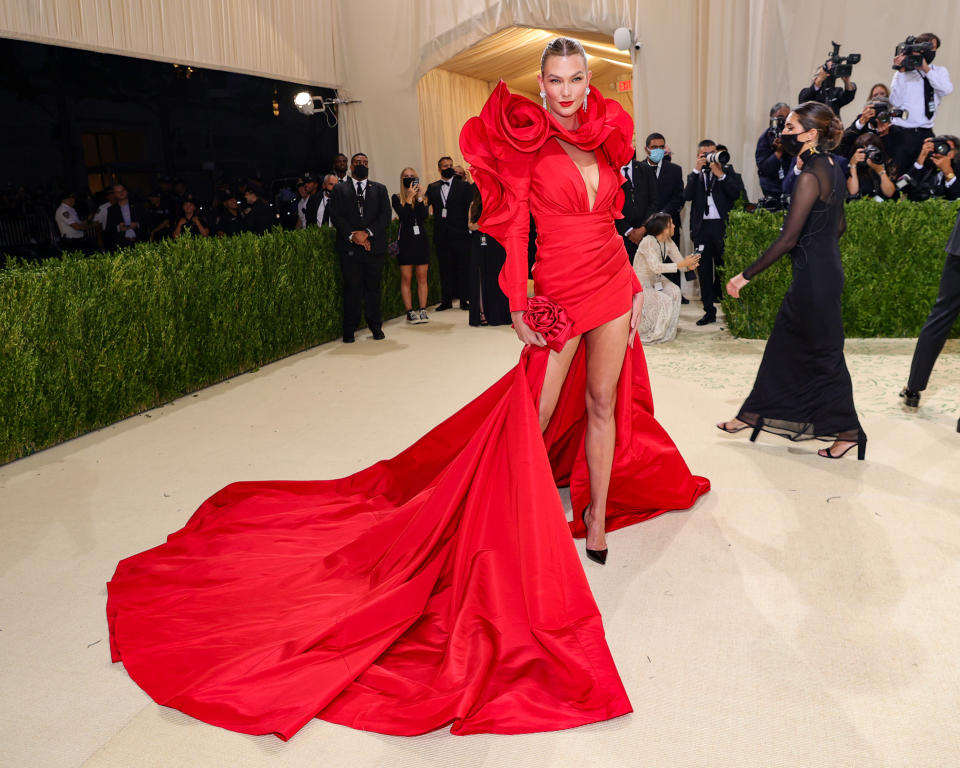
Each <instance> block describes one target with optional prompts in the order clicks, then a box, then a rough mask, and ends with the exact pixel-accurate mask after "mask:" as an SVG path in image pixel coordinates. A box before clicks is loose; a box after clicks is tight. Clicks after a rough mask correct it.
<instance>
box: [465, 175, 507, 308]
mask: <svg viewBox="0 0 960 768" xmlns="http://www.w3.org/2000/svg"><path fill="white" fill-rule="evenodd" d="M482 215H483V200H482V197H481V195H480V189H479V187H477V186H476V185H475V184H474V186H473V202H472V203H470V212H469V216H468V218H467V228H468V229H469V230H470V281H469V282H470V325H510V322H511V320H510V302H508V301H507V297H506V295H505V294H504V292H503V289H502V288H501V287H500V283H499V282H498V278H499V277H500V271H501V270H502V269H503V265H504V263H505V262H506V260H507V252H506V251H505V250H503V246H502V245H500V243H498V242H497V241H496V239H495V238H494V237H493V236H492V235H488V234H487V233H486V232H482V231H481V230H480V217H481V216H482Z"/></svg>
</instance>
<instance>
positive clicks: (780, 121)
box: [767, 115, 787, 141]
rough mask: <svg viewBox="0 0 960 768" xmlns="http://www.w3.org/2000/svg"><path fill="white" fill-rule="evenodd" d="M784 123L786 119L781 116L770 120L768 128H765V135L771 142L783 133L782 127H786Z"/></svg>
mask: <svg viewBox="0 0 960 768" xmlns="http://www.w3.org/2000/svg"><path fill="white" fill-rule="evenodd" d="M786 122H787V118H785V117H784V116H783V115H778V116H777V117H771V118H770V127H769V128H767V135H768V136H769V137H770V140H771V141H773V140H774V139H779V138H780V135H781V134H782V133H783V126H784V125H786Z"/></svg>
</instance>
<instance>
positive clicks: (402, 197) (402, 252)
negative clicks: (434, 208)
mask: <svg viewBox="0 0 960 768" xmlns="http://www.w3.org/2000/svg"><path fill="white" fill-rule="evenodd" d="M390 203H391V205H392V206H393V210H395V211H396V212H397V218H398V219H400V233H399V234H398V236H397V247H398V248H399V251H398V253H397V263H398V264H399V265H400V298H402V299H403V306H404V307H405V308H406V310H407V322H408V323H410V324H411V325H419V324H420V323H429V322H430V318H429V317H428V316H427V269H428V268H429V267H430V244H429V243H428V242H427V230H426V221H427V205H426V202H425V198H424V197H423V191H422V190H421V189H420V177H419V176H418V175H417V172H416V170H415V169H414V168H404V169H403V170H402V171H401V172H400V194H399V195H394V196H393V197H392V198H391V199H390ZM414 269H416V271H417V298H418V299H419V300H420V311H419V312H417V311H415V310H414V309H413V298H412V296H411V295H410V283H411V282H412V280H413V271H414Z"/></svg>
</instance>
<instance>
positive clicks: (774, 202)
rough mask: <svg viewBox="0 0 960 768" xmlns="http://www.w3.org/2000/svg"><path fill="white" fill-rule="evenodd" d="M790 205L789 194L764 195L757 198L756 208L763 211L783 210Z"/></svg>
mask: <svg viewBox="0 0 960 768" xmlns="http://www.w3.org/2000/svg"><path fill="white" fill-rule="evenodd" d="M789 207H790V195H765V196H763V197H761V198H760V199H759V200H757V208H762V209H763V210H765V211H773V212H776V211H785V210H787V208H789Z"/></svg>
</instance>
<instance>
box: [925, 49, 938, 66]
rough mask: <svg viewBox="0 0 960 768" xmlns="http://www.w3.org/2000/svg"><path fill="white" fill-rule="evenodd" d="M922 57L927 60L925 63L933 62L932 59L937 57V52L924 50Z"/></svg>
mask: <svg viewBox="0 0 960 768" xmlns="http://www.w3.org/2000/svg"><path fill="white" fill-rule="evenodd" d="M923 58H924V61H926V62H927V64H933V60H934V59H935V58H937V52H936V51H924V52H923Z"/></svg>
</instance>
